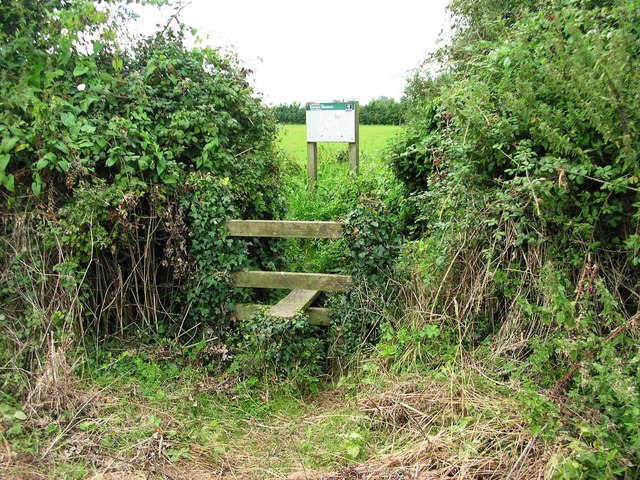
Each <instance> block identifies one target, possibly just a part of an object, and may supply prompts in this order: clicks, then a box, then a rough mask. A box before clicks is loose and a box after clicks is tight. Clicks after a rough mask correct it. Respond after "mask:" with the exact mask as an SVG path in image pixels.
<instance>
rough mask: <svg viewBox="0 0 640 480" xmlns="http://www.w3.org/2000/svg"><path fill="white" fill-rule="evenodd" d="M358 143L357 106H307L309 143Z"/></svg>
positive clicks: (347, 104) (337, 104) (322, 104)
mask: <svg viewBox="0 0 640 480" xmlns="http://www.w3.org/2000/svg"><path fill="white" fill-rule="evenodd" d="M355 141H356V104H355V102H347V103H309V104H307V142H349V143H355Z"/></svg>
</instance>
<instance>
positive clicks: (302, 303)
mask: <svg viewBox="0 0 640 480" xmlns="http://www.w3.org/2000/svg"><path fill="white" fill-rule="evenodd" d="M318 295H320V290H292V291H291V293H289V295H287V296H286V297H284V298H283V299H282V300H280V301H279V302H278V303H276V304H275V305H274V306H273V307H271V308H270V309H269V311H268V312H267V315H269V316H270V317H280V318H293V317H295V316H296V314H297V313H298V312H299V311H300V310H304V309H305V308H307V307H308V306H309V305H311V303H312V302H313V301H314V300H315V299H316V298H318Z"/></svg>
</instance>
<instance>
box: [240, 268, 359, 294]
mask: <svg viewBox="0 0 640 480" xmlns="http://www.w3.org/2000/svg"><path fill="white" fill-rule="evenodd" d="M233 281H234V283H235V285H236V286H238V287H250V288H286V289H289V290H296V289H301V290H321V291H323V292H344V291H345V290H347V289H348V288H349V287H350V286H351V284H352V283H353V279H352V278H351V276H349V275H333V274H328V273H294V272H262V271H244V272H236V273H234V274H233Z"/></svg>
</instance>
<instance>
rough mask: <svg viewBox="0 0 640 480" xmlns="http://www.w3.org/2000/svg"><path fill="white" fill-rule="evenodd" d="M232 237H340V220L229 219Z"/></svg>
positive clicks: (228, 226) (227, 225) (227, 224)
mask: <svg viewBox="0 0 640 480" xmlns="http://www.w3.org/2000/svg"><path fill="white" fill-rule="evenodd" d="M225 226H226V227H227V228H228V229H229V235H231V236H232V237H271V238H274V237H280V238H331V239H337V238H340V236H341V234H342V225H341V224H340V223H339V222H304V221H290V220H229V221H228V222H226V223H225Z"/></svg>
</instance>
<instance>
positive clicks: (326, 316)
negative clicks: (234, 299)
mask: <svg viewBox="0 0 640 480" xmlns="http://www.w3.org/2000/svg"><path fill="white" fill-rule="evenodd" d="M265 308H268V305H267V306H265V305H258V304H255V303H238V304H236V308H235V311H234V314H235V317H236V319H237V320H246V319H247V318H249V317H251V315H255V314H256V313H259V312H261V311H263V310H264V309H265ZM304 313H305V314H306V315H307V316H308V317H309V323H310V324H311V325H329V320H330V319H331V309H330V308H318V307H309V308H307V309H306V310H305V311H304Z"/></svg>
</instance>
